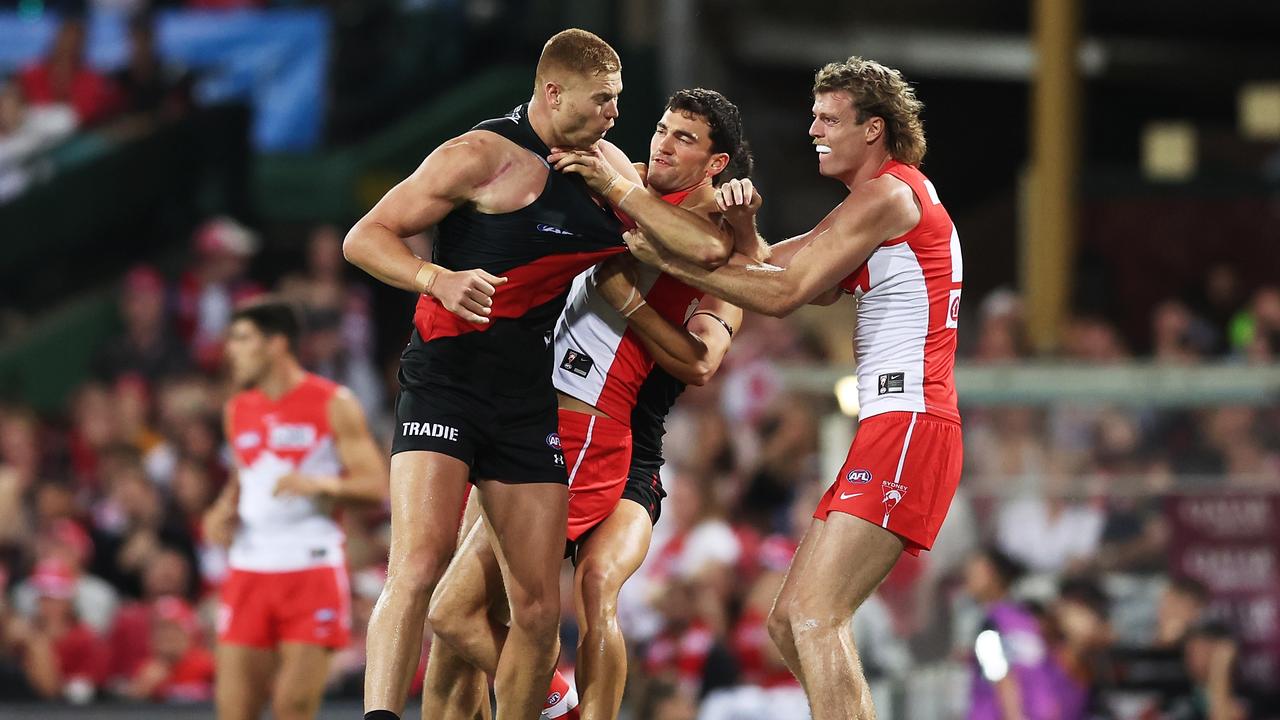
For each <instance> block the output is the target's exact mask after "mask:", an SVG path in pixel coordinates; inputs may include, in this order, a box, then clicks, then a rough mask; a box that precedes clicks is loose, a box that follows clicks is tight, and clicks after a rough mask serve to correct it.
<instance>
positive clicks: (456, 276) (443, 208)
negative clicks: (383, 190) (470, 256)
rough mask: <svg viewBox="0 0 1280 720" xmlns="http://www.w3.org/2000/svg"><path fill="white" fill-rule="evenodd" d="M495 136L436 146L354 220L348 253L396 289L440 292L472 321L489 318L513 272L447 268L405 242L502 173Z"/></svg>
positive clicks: (344, 250)
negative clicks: (502, 273) (499, 289)
mask: <svg viewBox="0 0 1280 720" xmlns="http://www.w3.org/2000/svg"><path fill="white" fill-rule="evenodd" d="M496 142H497V136H496V135H493V134H492V133H486V132H481V131H473V132H469V133H466V134H464V135H461V136H459V137H457V138H455V139H453V140H451V141H449V142H447V143H445V144H443V145H441V146H440V147H438V148H436V149H435V150H434V151H433V152H432V153H431V154H430V155H428V156H427V158H426V160H423V161H422V164H421V165H419V166H418V169H417V170H415V171H414V172H413V174H412V175H410V176H409V177H407V178H405V179H404V180H402V181H401V182H400V183H399V184H398V185H396V186H395V187H393V188H391V189H390V190H389V191H387V194H386V195H384V196H383V197H382V199H381V200H379V201H378V204H377V205H374V206H373V208H372V209H371V210H369V212H368V213H366V214H365V216H364V217H363V218H361V219H360V220H359V221H358V222H357V223H356V224H355V225H354V226H352V228H351V230H350V231H349V232H348V233H347V237H346V239H345V240H343V242H342V253H343V255H344V256H346V258H347V260H348V261H349V262H351V263H352V264H354V265H356V266H358V267H359V268H360V269H362V270H364V271H365V272H367V273H369V274H370V275H372V276H374V277H375V278H377V279H379V280H381V281H382V282H384V283H386V284H388V285H391V286H392V287H397V288H400V289H401V290H409V291H411V292H415V293H422V294H425V295H430V296H432V297H434V298H437V299H438V300H440V302H441V304H443V305H444V306H445V308H446V309H448V310H449V311H450V312H452V313H454V314H456V315H458V316H459V317H462V318H463V319H465V320H469V321H471V322H476V323H487V322H489V320H488V318H487V317H486V316H487V315H488V314H489V312H490V308H491V306H492V305H493V301H492V299H491V298H492V296H493V293H494V288H495V287H496V286H498V285H501V284H503V283H505V282H506V278H499V277H495V276H493V275H491V274H489V273H487V272H485V271H484V270H462V271H457V272H455V271H451V270H448V269H446V268H443V267H440V266H439V265H436V264H434V263H431V262H428V261H426V260H424V259H422V258H420V257H417V256H416V255H414V254H413V252H412V251H410V250H409V246H408V245H406V244H405V242H404V240H405V238H408V237H412V236H413V235H417V234H418V233H421V232H423V231H424V230H426V229H428V228H430V227H432V226H434V225H436V224H437V223H439V222H440V221H441V220H443V219H444V217H445V216H446V215H448V214H449V213H450V212H451V211H452V210H453V209H454V208H456V207H458V206H459V205H462V204H463V203H466V202H470V201H472V200H473V198H474V196H475V194H476V190H477V188H479V187H481V186H483V185H484V184H485V183H487V182H489V181H491V180H493V179H494V178H495V177H496V176H497V175H498V174H499V172H500V169H501V152H500V149H499V148H498V147H497V146H496V145H495V143H496Z"/></svg>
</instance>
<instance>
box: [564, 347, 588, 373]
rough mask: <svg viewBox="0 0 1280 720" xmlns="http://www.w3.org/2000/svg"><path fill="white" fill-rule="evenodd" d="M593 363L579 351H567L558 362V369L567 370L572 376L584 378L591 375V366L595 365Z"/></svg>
mask: <svg viewBox="0 0 1280 720" xmlns="http://www.w3.org/2000/svg"><path fill="white" fill-rule="evenodd" d="M595 364H596V363H595V361H594V360H592V359H591V358H590V357H588V356H587V354H586V353H584V352H582V351H581V350H573V349H570V350H567V351H565V354H564V359H563V360H561V361H560V369H561V370H568V371H569V372H571V373H573V374H574V375H579V376H581V377H586V376H587V375H588V374H590V373H591V366H592V365H595Z"/></svg>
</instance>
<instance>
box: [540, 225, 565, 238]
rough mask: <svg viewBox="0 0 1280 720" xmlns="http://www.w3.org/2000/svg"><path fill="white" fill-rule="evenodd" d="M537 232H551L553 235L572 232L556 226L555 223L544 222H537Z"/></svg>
mask: <svg viewBox="0 0 1280 720" xmlns="http://www.w3.org/2000/svg"><path fill="white" fill-rule="evenodd" d="M538 232H544V233H551V234H553V235H572V234H573V233H571V232H569V231H568V230H565V229H564V228H558V227H556V226H555V225H548V224H546V223H538Z"/></svg>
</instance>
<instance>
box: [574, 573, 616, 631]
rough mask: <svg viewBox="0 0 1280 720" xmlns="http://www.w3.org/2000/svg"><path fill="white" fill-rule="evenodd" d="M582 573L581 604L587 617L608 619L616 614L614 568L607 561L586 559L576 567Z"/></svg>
mask: <svg viewBox="0 0 1280 720" xmlns="http://www.w3.org/2000/svg"><path fill="white" fill-rule="evenodd" d="M578 572H580V573H582V605H583V609H584V610H585V611H586V614H587V616H588V617H591V618H593V619H601V620H609V619H612V618H613V617H616V616H617V614H618V590H619V587H620V583H619V582H618V580H617V574H618V573H617V572H616V570H615V569H614V568H613V567H611V566H610V563H608V562H599V561H595V560H591V559H588V560H586V561H584V562H583V563H582V566H581V567H580V568H578Z"/></svg>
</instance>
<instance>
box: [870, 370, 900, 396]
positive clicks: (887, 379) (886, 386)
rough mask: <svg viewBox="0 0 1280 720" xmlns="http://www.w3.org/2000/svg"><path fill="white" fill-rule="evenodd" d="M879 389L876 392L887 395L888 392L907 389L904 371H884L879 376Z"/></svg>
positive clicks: (898, 391)
mask: <svg viewBox="0 0 1280 720" xmlns="http://www.w3.org/2000/svg"><path fill="white" fill-rule="evenodd" d="M878 387H879V390H878V391H877V394H879V395H888V394H889V393H902V392H906V391H907V374H906V373H900V372H896V373H885V374H883V375H881V376H880V383H879V386H878Z"/></svg>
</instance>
